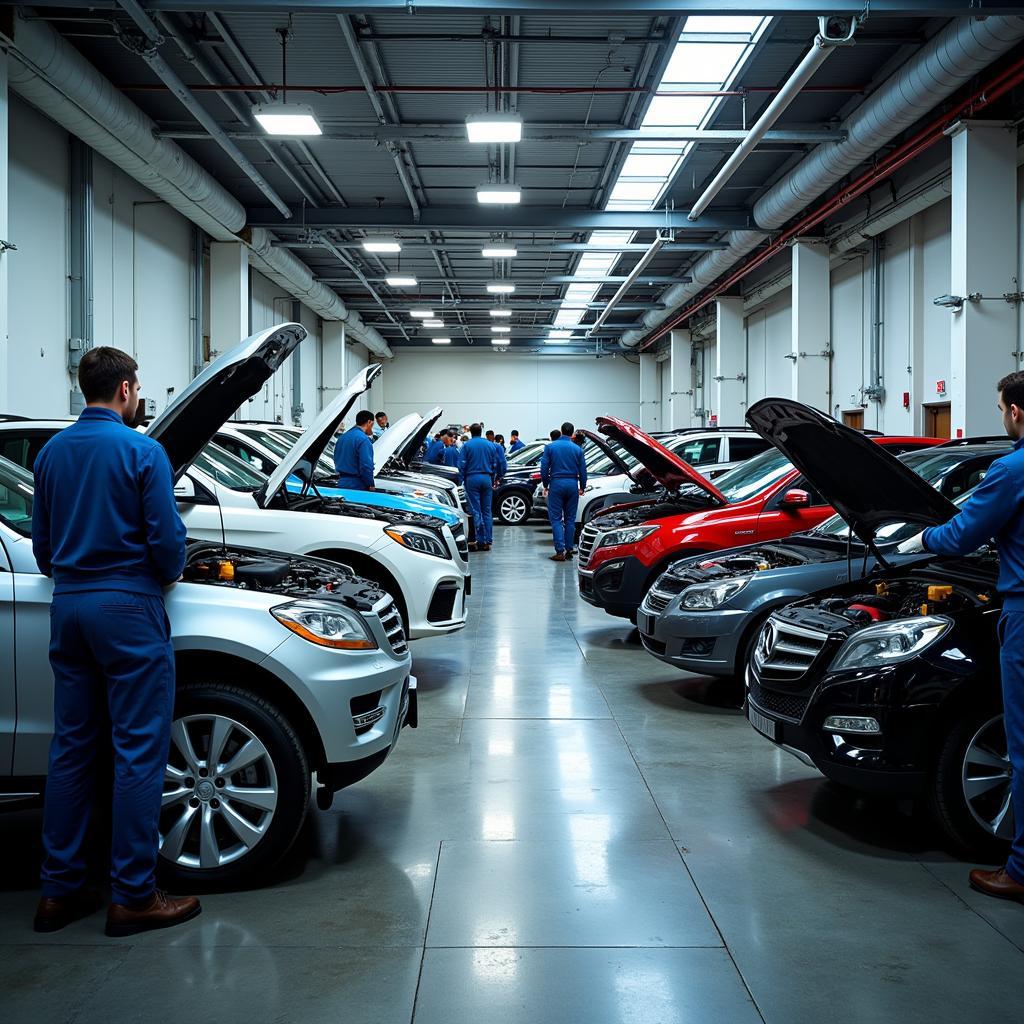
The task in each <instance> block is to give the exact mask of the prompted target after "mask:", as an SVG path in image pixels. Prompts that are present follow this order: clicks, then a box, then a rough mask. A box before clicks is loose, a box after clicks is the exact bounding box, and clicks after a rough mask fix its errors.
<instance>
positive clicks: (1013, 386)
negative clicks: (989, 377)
mask: <svg viewBox="0 0 1024 1024" xmlns="http://www.w3.org/2000/svg"><path fill="white" fill-rule="evenodd" d="M996 390H997V391H998V392H999V394H1000V395H1002V396H1003V405H1005V406H1006V407H1007V408H1009V407H1010V406H1011V405H1015V406H1017V408H1018V409H1024V370H1014V371H1013V373H1008V374H1007V375H1006V376H1005V377H1004V378H1003V379H1002V380H1001V381H1000V382H999V383H998V384H997V385H996Z"/></svg>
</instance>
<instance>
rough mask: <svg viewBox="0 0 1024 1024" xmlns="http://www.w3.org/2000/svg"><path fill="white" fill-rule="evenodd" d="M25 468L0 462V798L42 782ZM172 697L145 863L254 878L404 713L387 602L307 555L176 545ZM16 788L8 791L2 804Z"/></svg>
mask: <svg viewBox="0 0 1024 1024" xmlns="http://www.w3.org/2000/svg"><path fill="white" fill-rule="evenodd" d="M32 500H33V483H32V476H31V474H30V473H28V472H27V471H25V470H24V469H22V468H21V467H20V466H17V465H15V464H14V463H12V462H10V461H8V460H7V459H3V458H0V800H6V801H11V806H12V807H17V806H21V805H23V804H24V801H25V799H31V798H33V797H38V796H39V795H41V794H42V792H43V790H44V787H45V777H46V771H47V759H48V751H49V746H50V738H51V735H52V729H53V675H52V672H51V670H50V663H49V657H48V648H49V637H50V623H49V612H50V600H51V597H52V593H53V581H52V580H51V579H49V578H47V577H45V576H43V575H42V574H41V573H40V572H39V568H38V565H37V563H36V560H35V557H34V555H33V553H32V541H31V536H30V534H31V522H32ZM165 606H166V609H167V617H168V619H169V621H170V626H171V639H172V642H173V645H174V658H175V664H176V673H177V696H176V699H175V708H174V718H173V723H172V726H171V737H172V741H171V748H170V753H169V757H168V762H167V770H166V774H165V779H164V796H163V807H162V810H161V812H160V844H161V848H160V870H161V875H162V876H163V877H164V878H165V879H166V880H167V881H168V882H169V883H173V884H178V885H180V886H182V887H184V888H186V889H187V888H190V887H191V886H192V885H195V884H201V885H203V886H210V885H217V886H224V885H234V884H238V883H240V882H242V881H245V880H250V879H255V878H258V877H260V876H262V875H265V874H266V873H267V872H268V871H269V870H270V869H271V868H273V866H274V865H275V864H276V863H278V862H279V861H280V859H281V858H282V857H283V856H284V855H285V853H286V852H287V851H288V849H289V848H290V847H291V845H292V843H293V842H294V841H295V838H296V837H297V836H298V834H299V830H300V829H301V827H302V823H303V821H304V819H305V817H306V813H307V807H308V805H309V798H310V791H311V787H312V786H313V777H314V775H315V778H316V786H317V802H318V805H319V806H320V807H326V806H329V804H330V802H331V800H332V798H333V795H334V793H335V792H336V791H337V790H339V789H341V788H342V787H344V786H347V785H351V784H352V783H354V782H357V781H359V780H360V779H362V778H364V777H365V776H366V775H368V774H369V773H370V772H372V771H373V770H374V769H376V768H378V767H379V766H380V765H381V764H383V763H384V761H385V760H386V759H387V757H388V756H389V755H390V753H391V752H392V751H393V750H394V748H395V744H396V743H397V741H398V737H399V734H400V732H401V729H402V726H403V725H412V726H415V724H416V680H415V678H414V677H413V676H412V675H411V665H412V662H411V658H410V655H409V649H408V644H407V643H406V638H405V634H404V632H403V630H402V624H401V619H400V617H399V615H398V611H397V608H396V607H395V603H394V601H393V600H392V598H391V597H390V596H389V595H387V594H385V593H384V592H383V591H382V590H380V589H379V588H377V587H376V586H375V585H374V584H373V583H371V582H370V581H368V580H364V579H361V578H359V577H358V576H356V575H355V574H354V573H353V572H352V571H351V570H350V569H348V568H346V567H345V566H342V565H337V564H335V563H332V562H327V561H322V560H320V559H314V558H306V557H302V556H296V555H283V554H280V553H273V552H269V551H264V550H259V549H254V548H244V547H238V546H235V545H233V544H228V545H224V544H221V543H217V544H209V543H203V542H199V543H197V542H194V541H190V542H189V544H188V549H187V556H186V561H185V569H184V573H183V575H182V580H181V582H179V583H175V584H174V585H173V586H171V587H169V588H167V590H166V592H165ZM14 794H18V795H19V796H20V798H21V799H20V800H13V795H14Z"/></svg>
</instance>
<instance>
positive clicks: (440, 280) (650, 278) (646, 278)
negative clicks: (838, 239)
mask: <svg viewBox="0 0 1024 1024" xmlns="http://www.w3.org/2000/svg"><path fill="white" fill-rule="evenodd" d="M511 277H512V278H513V279H516V275H515V274H514V273H513V274H512V275H511ZM317 280H318V281H320V282H322V283H323V284H352V283H353V278H351V277H319V278H317ZM366 280H367V281H369V282H370V284H386V283H387V278H384V277H368V278H366ZM417 280H418V281H419V283H420V284H421V285H423V284H444V283H445V282H447V281H448V278H447V277H419V276H418V277H417ZM459 280H460V281H461V283H462V284H464V285H466V286H468V287H472V286H473V285H478V286H482V285H485V284H487V282H488V281H491V280H493V277H491V276H489V275H485V276H480V277H467V276H466V275H465V274H462V275H460V278H459ZM627 280H629V278H628V277H626V276H624V275H619V276H614V277H613V276H609V275H602V276H600V277H576V276H573V275H572V274H555V275H554V276H552V277H531V278H529V279H526V277H525V276H524V278H523V280H522V285H521V287H523V288H525V287H527V286H531V287H532V286H533V285H537V284H624V283H625V282H626V281H627ZM691 280H693V279H692V278H691V277H689V276H687V275H685V274H684V275H681V276H679V277H673V276H672V275H671V274H651V275H648V274H643V273H642V274H640V276H639V278H638V279H637V283H638V284H641V285H642V284H645V283H646V284H689V282H690V281H691Z"/></svg>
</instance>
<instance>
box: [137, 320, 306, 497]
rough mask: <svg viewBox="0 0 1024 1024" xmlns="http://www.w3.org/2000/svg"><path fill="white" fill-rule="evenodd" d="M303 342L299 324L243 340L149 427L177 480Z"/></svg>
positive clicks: (266, 331)
mask: <svg viewBox="0 0 1024 1024" xmlns="http://www.w3.org/2000/svg"><path fill="white" fill-rule="evenodd" d="M305 337H306V328H305V327H303V326H302V325H301V324H292V323H284V324H278V325H277V326H276V327H268V328H267V329H266V330H265V331H260V332H259V333H258V334H254V335H252V336H251V337H249V338H246V339H245V341H243V342H242V343H241V344H240V345H237V346H236V347H235V348H233V349H231V351H230V352H225V353H224V354H223V355H222V356H218V357H217V358H216V359H215V360H214V361H213V362H212V363H210V365H209V366H207V367H206V369H205V370H203V372H202V373H200V374H199V376H198V377H196V378H195V380H193V381H192V383H191V384H189V385H188V387H187V388H185V389H184V391H182V392H181V394H180V395H178V396H177V397H176V398H175V399H174V401H172V402H171V403H170V405H168V406H167V408H166V409H164V411H163V412H162V413H160V415H159V416H157V417H156V418H155V419H154V420H153V422H152V423H150V424H149V427H148V428H147V429H146V433H147V434H148V435H149V436H150V437H151V438H153V439H154V440H155V441H159V442H160V443H161V444H162V445H163V446H164V449H165V450H166V452H167V457H168V458H169V459H170V460H171V468H172V469H173V470H174V478H175V479H177V478H178V477H179V476H181V474H182V473H184V472H185V470H186V469H188V467H189V466H190V465H191V463H192V460H193V459H194V458H195V457H196V456H197V455H198V454H199V453H200V452H201V451H202V450H203V449H204V448H205V447H206V446H207V445H208V444H209V443H210V441H212V440H213V435H214V434H216V433H217V431H218V430H219V429H220V428H221V427H222V426H223V425H224V424H225V423H226V422H227V420H228V418H229V417H230V416H231V414H232V413H233V412H234V411H235V410H236V409H238V408H239V406H241V404H242V403H243V402H246V401H248V400H249V399H250V398H252V396H253V395H255V394H256V392H258V391H259V390H260V388H261V387H263V385H264V384H265V383H266V382H267V381H268V380H269V379H270V378H271V377H272V376H273V375H274V371H275V370H277V368H278V367H279V366H280V365H281V364H282V363H283V362H284V361H285V360H286V359H287V358H288V356H290V355H291V354H292V352H293V351H294V350H295V348H296V347H297V346H298V344H299V342H301V341H302V339H303V338H305Z"/></svg>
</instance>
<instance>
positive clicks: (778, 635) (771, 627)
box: [754, 615, 828, 679]
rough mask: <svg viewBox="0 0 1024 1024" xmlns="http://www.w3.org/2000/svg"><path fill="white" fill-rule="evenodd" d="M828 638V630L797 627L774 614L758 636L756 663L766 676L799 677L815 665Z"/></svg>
mask: <svg viewBox="0 0 1024 1024" xmlns="http://www.w3.org/2000/svg"><path fill="white" fill-rule="evenodd" d="M827 641H828V634H827V633H822V632H821V631H820V630H817V629H808V628H807V627H806V626H795V625H793V624H792V623H790V622H785V621H784V620H782V619H779V618H776V617H775V616H774V615H773V616H772V617H771V618H770V619H769V620H768V621H767V622H766V623H765V626H764V629H762V630H761V635H760V636H759V637H758V638H757V645H756V646H755V647H754V665H755V667H756V668H757V669H758V671H759V672H760V673H761V674H762V675H763V676H765V677H771V676H774V677H775V678H777V679H799V678H800V677H801V676H802V675H804V673H805V672H806V671H807V670H808V669H809V668H810V667H811V665H813V664H814V660H815V659H816V658H817V657H818V655H819V654H820V653H821V649H822V648H823V647H824V646H825V644H826V642H827Z"/></svg>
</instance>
